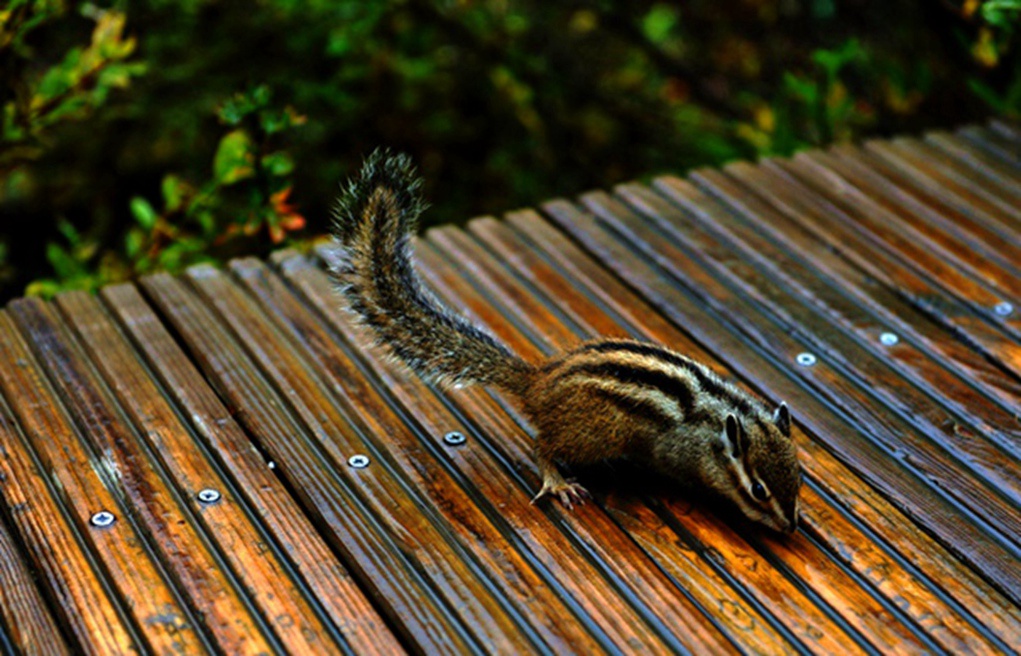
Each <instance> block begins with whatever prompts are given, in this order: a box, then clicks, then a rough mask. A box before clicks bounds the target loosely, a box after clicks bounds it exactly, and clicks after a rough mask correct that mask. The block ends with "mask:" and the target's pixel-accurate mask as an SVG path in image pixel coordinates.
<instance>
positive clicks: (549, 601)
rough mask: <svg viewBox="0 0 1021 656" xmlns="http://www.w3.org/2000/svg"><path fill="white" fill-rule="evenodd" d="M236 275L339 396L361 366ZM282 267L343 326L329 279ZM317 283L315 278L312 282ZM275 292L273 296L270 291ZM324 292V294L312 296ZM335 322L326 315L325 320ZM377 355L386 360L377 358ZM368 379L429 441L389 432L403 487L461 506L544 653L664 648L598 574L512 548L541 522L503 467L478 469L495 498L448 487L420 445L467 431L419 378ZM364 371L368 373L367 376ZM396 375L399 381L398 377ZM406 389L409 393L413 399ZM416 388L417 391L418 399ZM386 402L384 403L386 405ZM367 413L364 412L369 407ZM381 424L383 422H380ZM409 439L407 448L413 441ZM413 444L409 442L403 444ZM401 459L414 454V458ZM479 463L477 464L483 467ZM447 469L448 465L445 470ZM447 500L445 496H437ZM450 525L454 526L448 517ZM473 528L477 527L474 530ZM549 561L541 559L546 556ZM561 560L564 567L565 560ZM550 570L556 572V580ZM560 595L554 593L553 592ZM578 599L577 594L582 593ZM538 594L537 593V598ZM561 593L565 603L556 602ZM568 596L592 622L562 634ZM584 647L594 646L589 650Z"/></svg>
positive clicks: (270, 285)
mask: <svg viewBox="0 0 1021 656" xmlns="http://www.w3.org/2000/svg"><path fill="white" fill-rule="evenodd" d="M233 268H234V270H235V272H236V273H237V274H238V275H239V277H241V278H242V280H243V281H245V283H246V284H247V286H248V288H249V289H250V290H251V291H252V293H253V294H255V295H257V296H258V298H259V299H260V300H261V301H262V302H263V304H264V306H265V307H266V308H267V309H269V310H271V311H273V312H274V314H275V315H276V316H278V317H279V318H280V319H281V320H282V321H283V322H286V323H287V324H288V325H290V326H292V327H293V330H294V335H295V337H297V336H298V335H302V336H303V337H304V338H303V340H302V342H303V343H304V344H307V345H309V347H310V349H309V350H310V353H309V355H310V357H311V358H312V359H314V361H317V362H321V363H323V365H325V367H324V369H325V371H326V372H327V373H328V374H329V375H330V378H331V379H332V382H333V385H334V388H335V389H336V388H337V387H338V386H339V385H340V383H341V381H349V380H350V378H351V377H352V375H353V374H354V373H355V369H354V367H355V366H356V364H355V363H354V362H352V361H350V360H349V359H348V357H347V356H346V355H344V354H343V353H342V351H341V349H339V348H337V345H336V342H335V341H334V340H331V339H330V338H329V335H328V333H325V332H323V331H322V328H321V327H320V326H319V325H317V324H319V322H318V321H316V320H315V318H314V317H313V316H311V315H309V314H307V313H306V312H302V311H301V306H300V305H299V304H297V303H294V302H290V299H289V298H288V297H287V296H286V295H285V294H284V293H283V290H282V288H280V287H279V284H280V283H279V282H277V283H274V282H273V281H272V279H271V278H269V277H268V276H265V275H261V274H260V273H259V270H260V268H261V265H260V264H259V263H257V262H254V261H248V262H244V263H242V262H235V263H234V266H233ZM281 268H282V270H283V271H284V272H286V275H287V277H288V279H289V280H291V281H293V282H294V284H295V286H296V287H297V288H299V289H300V290H302V291H303V292H305V298H306V299H307V300H308V301H309V302H310V304H311V305H313V306H314V307H316V308H318V309H320V310H327V311H331V313H332V314H333V316H334V317H336V318H339V317H340V316H341V313H340V312H338V310H339V309H340V308H339V306H338V303H337V294H336V291H335V290H334V289H333V286H332V285H331V284H330V283H329V282H328V281H327V280H326V277H325V276H324V275H323V274H322V272H321V271H317V270H315V269H313V268H311V267H310V266H308V264H307V263H306V262H305V261H304V260H303V259H301V258H294V259H291V260H289V261H286V262H282V263H281ZM310 277H311V278H310ZM274 288H277V289H275V290H274ZM316 292H318V293H316ZM326 317H327V321H329V318H328V317H329V315H326ZM330 324H331V325H332V326H334V327H335V328H337V329H339V330H341V331H343V333H344V334H345V336H346V337H347V338H348V339H349V340H350V343H351V344H352V345H356V347H357V350H358V351H359V352H365V351H366V350H367V349H368V347H369V345H370V344H371V340H370V339H369V338H368V336H367V335H366V334H365V333H364V331H357V330H353V326H352V325H351V323H350V322H342V321H333V322H330ZM312 331H315V332H318V333H319V334H320V336H319V337H318V338H316V339H308V338H307V335H308V334H309V333H310V332H312ZM376 354H377V356H378V355H381V354H379V352H378V351H376ZM366 364H367V366H368V367H369V368H371V370H372V371H373V372H374V373H376V374H377V375H379V376H380V381H379V382H380V384H379V385H378V386H377V387H376V389H379V390H384V389H389V390H394V392H395V393H399V394H401V396H403V399H404V401H406V404H404V405H402V406H400V411H401V413H402V414H404V413H408V414H409V415H410V416H411V417H413V418H414V422H413V423H414V424H415V425H418V426H421V428H422V432H423V436H422V437H418V438H417V439H416V438H415V436H413V435H410V434H406V435H405V434H402V432H401V431H399V430H393V429H389V428H388V429H386V433H387V434H388V436H389V440H388V444H387V445H386V446H387V447H388V450H389V453H390V454H391V456H392V457H393V459H394V460H395V462H396V463H397V464H398V465H399V466H400V467H401V475H402V477H403V478H405V479H406V480H409V481H411V482H413V483H414V484H415V485H416V487H420V488H421V489H425V490H430V492H431V493H432V494H433V495H436V496H437V499H436V500H437V502H438V504H437V505H439V506H441V507H443V508H446V507H456V508H457V521H456V523H454V524H452V526H454V527H455V528H457V527H459V526H460V525H467V527H468V528H469V529H470V532H467V533H465V534H463V535H462V538H463V539H464V540H465V544H466V545H467V546H468V547H469V548H473V551H475V556H476V558H477V559H478V560H479V562H480V563H482V564H483V565H484V567H485V568H486V570H487V572H489V574H490V576H491V577H493V578H494V580H495V581H496V584H497V585H498V586H500V587H501V588H502V590H503V592H504V594H506V595H508V598H511V599H516V598H517V597H519V596H520V591H522V590H528V593H527V595H525V596H524V597H522V598H520V599H516V603H517V604H519V605H521V606H522V612H523V613H527V615H528V616H529V617H532V618H534V622H535V623H536V624H537V625H538V626H539V627H540V630H541V631H544V632H547V633H549V635H545V636H544V639H545V640H546V642H547V644H548V645H549V646H550V647H552V648H555V649H558V650H559V649H564V648H566V647H567V646H568V645H571V646H572V648H577V649H580V650H582V651H589V650H591V649H596V648H598V644H599V643H598V642H596V641H595V640H594V637H601V636H603V635H605V637H604V638H603V648H607V647H610V646H611V645H613V644H619V645H623V644H630V645H634V646H635V648H638V647H639V646H640V648H641V649H642V650H650V651H658V650H659V649H663V648H665V647H664V646H663V645H662V644H661V643H660V642H659V640H658V639H657V638H655V637H654V634H653V633H652V631H651V630H650V628H651V627H649V626H648V625H647V624H645V623H644V622H642V620H641V619H640V618H639V617H638V616H637V615H636V614H635V613H633V612H632V611H631V610H630V609H629V608H627V607H620V605H619V604H610V603H607V601H612V599H613V598H612V593H611V591H612V587H610V586H605V585H603V586H600V585H596V584H597V583H599V577H598V576H593V574H594V572H593V571H592V570H588V571H586V570H585V569H582V570H580V571H579V570H578V569H577V568H571V569H567V568H565V567H564V566H563V565H561V564H560V563H559V562H558V558H557V556H558V555H560V556H561V557H562V555H563V554H562V553H561V554H556V553H554V552H551V551H549V546H546V545H542V549H541V550H540V553H539V555H538V556H537V554H536V553H535V551H528V550H523V549H520V548H518V549H516V548H514V547H515V546H514V545H513V544H508V543H507V540H506V536H507V535H508V534H509V533H510V527H509V526H507V525H506V524H505V523H504V522H505V521H506V519H507V518H508V517H509V516H510V515H511V514H512V513H514V510H515V509H516V513H514V514H516V516H517V517H518V521H517V522H516V524H518V525H520V526H523V525H525V523H526V522H525V520H526V518H534V517H535V516H536V515H537V513H536V510H535V508H534V507H532V506H531V505H530V504H529V500H530V495H529V494H528V492H527V491H526V490H522V489H521V488H520V487H517V486H515V485H514V482H513V479H511V478H510V477H508V476H507V475H506V473H503V472H502V471H501V470H500V468H499V466H498V463H496V462H494V461H490V462H487V463H485V464H484V466H480V469H482V471H480V472H479V473H480V474H481V476H480V477H479V478H477V479H475V480H477V481H480V482H481V484H485V485H492V487H491V488H489V489H483V490H480V489H479V485H480V483H475V484H472V485H470V486H468V489H467V490H464V489H456V488H453V487H452V486H453V485H454V483H455V479H459V480H460V481H461V482H462V483H461V487H462V488H463V487H464V483H465V482H466V480H470V479H466V477H465V476H464V474H463V473H462V472H460V471H456V470H454V469H453V468H451V467H450V466H449V460H448V459H447V453H449V451H445V452H444V453H443V455H442V456H440V454H437V453H435V450H430V449H423V448H422V446H421V445H422V443H423V442H426V443H428V442H429V441H430V437H426V436H431V440H436V439H437V437H439V436H441V435H443V434H445V433H447V432H449V431H450V430H457V431H459V432H462V434H467V430H468V429H467V427H466V426H465V425H464V424H463V423H461V422H460V421H458V419H457V417H456V416H454V415H453V414H451V413H450V412H449V410H447V409H446V408H445V407H444V406H443V404H441V403H439V402H438V400H434V402H433V403H431V404H430V403H428V402H427V401H428V399H429V397H431V396H432V394H431V393H430V392H429V390H428V388H426V387H425V386H424V385H423V384H422V383H421V381H419V380H417V379H416V378H414V377H413V376H408V375H403V374H404V372H397V371H394V369H393V368H392V367H387V366H386V365H384V364H383V358H381V357H374V358H370V359H368V362H367V363H366ZM363 371H364V369H363ZM395 376H396V378H395ZM409 388H412V389H410V390H409ZM414 388H418V389H417V390H415V389H414ZM345 390H346V392H347V393H348V394H349V395H350V396H352V397H353V398H356V399H359V400H360V401H364V400H366V399H367V398H369V397H371V396H374V395H376V394H378V392H374V391H372V390H369V389H367V388H366V389H360V390H359V389H358V388H357V387H355V388H352V387H351V386H350V383H349V382H348V383H347V384H346V385H345ZM385 400H386V399H384V398H380V401H381V402H383V401H385ZM367 409H368V408H367ZM374 414H375V415H376V417H377V418H378V417H379V416H380V413H379V412H378V411H377V412H375V413H374ZM409 438H410V439H409ZM405 440H408V441H405ZM395 441H400V446H401V449H396V448H395V446H396V444H394V442H395ZM405 454H408V455H410V456H411V457H410V458H408V457H406V456H405ZM481 464H482V463H480V465H481ZM444 465H447V466H444ZM423 471H425V472H428V478H423V474H422V472H423ZM440 493H442V497H440V496H439V494H440ZM490 499H494V500H495V499H499V500H500V509H499V511H497V510H496V509H495V508H490V512H488V513H485V514H487V515H489V516H490V517H498V518H500V519H501V520H502V521H501V522H500V523H499V524H497V525H495V526H490V525H488V522H484V521H483V519H482V517H478V518H472V517H471V515H472V514H474V513H475V512H478V510H482V509H485V508H486V507H487V506H489V505H490V504H489V500H490ZM450 519H451V520H452V519H453V517H451V518H450ZM470 520H471V521H470ZM529 528H530V530H536V531H538V530H541V529H539V528H538V527H536V526H530V527H529ZM551 529H552V527H550V529H547V532H546V534H547V535H549V536H550V537H553V538H554V539H555V538H556V537H559V536H555V533H553V530H551ZM560 542H561V544H562V546H563V547H567V548H570V546H569V543H568V542H566V541H564V540H563V539H562V537H561V538H560ZM532 543H533V545H535V546H540V544H541V543H540V541H538V540H536V541H532ZM543 552H545V553H543ZM561 559H562V558H561ZM551 569H552V571H550V570H551ZM557 587H559V588H560V590H559V591H557V590H556V589H555V588H557ZM576 590H577V591H576ZM540 591H541V592H540ZM558 592H559V594H557V593H558ZM564 593H568V594H573V595H574V596H575V599H574V604H573V605H577V606H581V607H582V608H585V610H586V611H588V612H589V614H590V617H589V618H585V617H584V616H583V617H582V618H581V619H582V621H581V622H580V623H579V625H578V626H570V627H568V626H563V624H564V623H563V622H558V620H557V618H563V617H565V616H570V612H571V611H570V610H568V609H569V608H570V606H565V602H566V601H567V600H566V599H564V598H563V595H564ZM581 629H587V630H588V631H593V632H594V633H595V636H592V635H588V634H586V633H585V632H583V631H581ZM587 645H588V646H587Z"/></svg>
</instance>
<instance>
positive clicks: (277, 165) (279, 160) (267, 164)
mask: <svg viewBox="0 0 1021 656" xmlns="http://www.w3.org/2000/svg"><path fill="white" fill-rule="evenodd" d="M262 167H263V168H264V169H266V171H267V172H269V174H270V175H272V176H275V177H278V178H282V177H284V176H286V175H289V174H290V173H291V171H293V170H294V160H292V159H291V156H290V155H288V154H287V153H285V152H284V151H280V152H276V153H270V154H269V155H266V156H265V157H263V158H262Z"/></svg>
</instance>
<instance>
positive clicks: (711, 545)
mask: <svg viewBox="0 0 1021 656" xmlns="http://www.w3.org/2000/svg"><path fill="white" fill-rule="evenodd" d="M470 228H471V230H472V232H473V233H475V234H477V235H478V236H479V237H480V238H481V239H482V240H483V241H484V243H485V244H486V245H487V246H489V247H491V248H492V249H493V250H494V251H495V252H496V253H498V254H499V255H500V256H501V259H502V257H503V256H506V257H507V258H508V259H507V261H508V262H509V264H508V268H509V269H511V271H513V272H514V277H517V275H518V274H523V275H526V276H527V277H528V283H529V284H531V285H534V286H535V289H534V290H532V291H530V293H529V294H528V296H529V297H530V298H532V299H533V303H535V302H539V303H543V297H544V296H545V293H547V292H551V291H552V292H554V293H555V296H554V297H553V298H551V299H549V300H546V301H545V302H544V304H546V305H547V306H548V307H557V308H560V309H561V310H562V311H567V312H568V313H569V316H568V317H567V318H569V319H571V321H572V322H573V323H577V325H578V326H579V330H580V331H581V336H582V337H586V338H587V337H593V336H595V335H597V334H622V333H624V332H625V331H627V330H628V327H629V326H625V325H621V324H620V323H617V322H615V321H613V319H612V318H611V317H610V316H609V315H607V314H605V312H604V311H603V310H601V309H600V308H599V307H598V306H595V305H592V304H591V303H590V302H587V299H585V298H584V297H583V296H582V295H580V294H578V293H577V291H573V287H572V286H570V285H566V284H563V283H560V284H558V283H557V281H563V279H562V277H561V276H560V275H558V274H556V273H555V272H554V271H553V270H552V269H551V268H550V267H548V266H537V267H533V265H537V264H540V262H539V261H538V259H537V258H535V257H530V255H529V253H528V251H527V249H523V248H508V247H506V246H505V245H504V244H502V243H501V242H500V241H498V240H496V239H495V237H496V235H495V234H494V232H493V231H495V230H496V228H497V224H496V223H495V222H487V221H474V222H473V223H472V224H471V226H470ZM432 239H433V241H436V242H437V243H439V244H441V245H442V246H443V251H444V253H446V254H447V255H448V256H447V257H445V258H443V261H456V262H472V263H473V265H474V266H479V263H485V264H483V265H482V266H481V267H480V268H481V270H480V271H478V272H477V273H476V274H475V275H474V276H473V279H472V280H476V281H479V282H480V283H483V284H485V285H486V286H494V287H495V288H496V289H498V290H499V293H498V294H497V295H493V296H491V298H494V299H501V298H503V297H507V296H513V295H517V294H516V293H514V292H512V290H513V289H514V288H516V287H518V285H516V284H515V283H514V282H512V275H509V274H508V272H507V271H506V270H505V269H502V268H501V267H498V266H496V265H495V264H488V263H486V258H485V253H484V252H483V251H482V250H481V249H480V248H479V246H478V245H477V244H474V243H473V242H472V241H470V240H468V239H467V238H466V236H464V234H461V233H460V232H459V231H454V230H443V231H433V233H432ZM546 298H548V297H546ZM505 312H507V313H506V314H505V313H504V312H501V314H504V316H507V315H508V314H509V316H511V317H513V318H516V319H518V320H521V321H528V320H529V319H530V317H532V316H533V315H534V314H533V313H532V311H531V310H529V309H528V308H524V312H523V313H518V314H517V315H516V314H514V313H509V311H505ZM518 312H520V311H518ZM504 320H505V319H504ZM560 320H561V321H564V320H565V319H564V318H562V319H560ZM593 322H594V323H596V324H602V325H600V326H599V327H598V329H597V327H593V325H592V324H593ZM606 323H613V324H614V325H613V326H610V325H606ZM542 325H544V323H541V324H540V323H539V322H538V321H536V322H535V327H536V329H537V330H541V326H542ZM600 329H601V330H600ZM605 329H610V330H605ZM577 340H578V336H576V337H574V338H573V339H572V340H571V341H569V342H566V343H564V344H560V345H558V346H560V347H561V348H565V347H567V346H568V345H570V344H571V343H573V342H577ZM615 492H616V491H615ZM644 496H645V495H644V494H639V495H637V496H636V495H635V494H633V493H632V492H631V491H628V490H626V489H625V490H622V491H620V492H619V494H615V493H612V494H611V495H610V496H607V497H606V498H605V499H603V498H602V497H601V495H600V494H598V493H597V497H596V498H597V499H599V501H600V503H604V504H606V506H607V510H610V512H611V513H612V514H613V516H614V517H615V518H616V519H618V520H619V521H621V522H622V523H623V524H624V525H626V526H627V528H628V531H629V533H630V534H631V537H632V539H634V540H635V541H636V542H638V543H639V544H641V545H643V546H647V547H648V548H649V549H651V550H653V553H655V554H657V555H658V556H659V557H660V560H658V564H659V565H660V566H661V567H663V568H664V569H667V570H670V569H673V568H676V567H677V563H678V562H683V561H684V560H685V559H692V560H694V561H695V563H696V564H695V567H696V568H700V569H703V570H708V572H709V573H716V572H719V573H718V574H716V575H717V576H719V577H720V582H721V584H722V586H723V587H724V590H725V591H726V597H725V599H728V600H729V602H728V603H730V604H733V605H734V606H735V607H737V608H740V609H742V613H741V615H738V616H737V617H735V619H737V620H744V621H747V620H748V619H749V618H755V617H756V616H757V615H759V616H760V617H761V618H760V619H759V621H763V622H764V623H765V624H766V625H771V624H772V625H775V626H777V629H778V630H780V632H781V633H786V636H787V640H791V641H792V642H793V641H798V642H796V643H794V644H795V645H797V646H798V647H799V648H801V649H809V650H812V651H820V652H823V653H833V652H840V653H854V652H856V651H858V650H859V649H861V647H860V646H859V645H857V644H856V642H855V640H856V638H857V640H859V641H862V639H861V638H860V637H856V636H854V630H850V632H849V633H850V634H852V635H850V636H848V635H846V634H845V633H844V630H845V627H841V626H840V624H839V621H838V620H837V621H834V619H833V618H832V617H831V616H828V614H827V612H826V610H825V609H823V610H821V609H820V608H818V607H816V605H815V604H814V603H812V602H811V601H810V600H808V599H806V597H805V596H804V594H803V593H801V592H800V591H799V590H798V589H797V588H796V586H795V585H794V584H792V583H791V582H788V581H787V579H785V578H783V577H782V576H777V575H776V572H775V571H772V570H771V568H769V567H767V566H766V565H765V563H764V562H763V561H762V560H761V558H760V555H759V554H757V553H756V550H755V548H753V547H751V546H749V545H748V544H747V543H746V542H745V541H744V540H743V539H742V538H740V537H739V536H738V534H737V533H736V532H735V531H734V529H732V528H731V527H729V526H728V525H727V524H726V523H725V522H724V521H722V520H721V519H720V518H719V517H718V516H716V515H714V514H712V513H708V512H706V511H704V509H703V508H702V507H700V506H698V505H692V504H690V503H689V502H688V501H687V500H684V499H679V498H676V496H671V495H668V496H667V497H666V498H665V499H661V498H654V500H649V499H647V498H646V499H643V498H642V497H644ZM645 503H653V504H654V505H655V506H657V507H658V508H660V509H661V510H660V512H653V511H651V510H650V509H649V508H648V507H646V506H645V505H644V504H645ZM742 527H743V528H745V529H746V528H747V527H746V526H742ZM752 533H753V529H752ZM699 560H700V561H701V562H698V561H699ZM702 575H704V574H702ZM688 576H690V574H686V575H685V577H684V578H681V581H684V579H685V578H687V577H688ZM728 582H729V583H728ZM701 586H702V584H699V585H698V587H699V588H700V587H701ZM728 589H729V590H728ZM781 599H782V600H783V602H782V603H778V602H779V600H781ZM713 606H716V607H720V606H721V603H720V602H717V603H715V604H712V605H711V607H713ZM787 632H789V633H787ZM734 639H735V640H741V641H744V642H746V641H749V640H753V638H752V637H751V636H750V635H748V633H747V632H746V630H743V632H735V634H734Z"/></svg>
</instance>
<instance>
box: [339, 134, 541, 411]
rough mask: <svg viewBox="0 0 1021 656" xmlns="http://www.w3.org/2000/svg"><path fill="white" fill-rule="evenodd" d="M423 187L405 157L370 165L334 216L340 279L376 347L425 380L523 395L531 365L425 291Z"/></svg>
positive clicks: (371, 160)
mask: <svg viewBox="0 0 1021 656" xmlns="http://www.w3.org/2000/svg"><path fill="white" fill-rule="evenodd" d="M420 187H421V181H420V180H419V179H418V178H417V177H416V175H415V170H414V168H413V167H412V165H411V161H410V159H409V158H408V157H407V156H406V155H393V154H391V153H389V152H387V151H385V150H377V151H376V152H374V153H373V154H372V155H370V156H369V157H368V158H367V159H366V160H365V163H364V165H363V166H362V170H361V172H360V173H359V174H358V176H356V177H355V178H353V179H352V180H351V181H349V182H348V183H347V185H346V186H345V187H344V188H343V192H342V195H341V197H340V199H339V200H338V202H337V206H336V210H335V212H334V220H333V225H332V232H333V236H334V238H335V239H336V240H337V241H338V242H339V243H340V244H341V246H343V247H344V250H345V251H346V253H345V257H343V258H341V260H340V261H339V262H338V263H336V264H334V265H332V272H333V276H334V279H335V280H336V281H337V283H338V284H339V286H340V289H341V291H342V292H343V293H344V295H345V296H346V297H347V298H348V300H349V302H350V305H351V309H352V310H354V311H355V312H356V313H357V314H358V315H359V316H360V317H361V318H362V321H363V322H364V323H365V324H366V325H368V326H369V327H370V328H371V329H372V330H373V332H374V333H375V335H376V339H377V341H378V342H380V343H382V344H385V345H387V346H388V347H389V348H390V350H391V351H392V352H393V354H394V355H395V356H396V357H397V358H398V359H400V360H401V361H403V362H404V363H406V364H407V365H408V366H409V367H410V368H411V369H412V370H413V371H415V372H416V373H417V374H418V375H420V376H422V377H423V378H425V379H426V380H429V381H434V382H439V383H452V384H464V383H480V384H483V385H496V386H499V387H502V388H504V389H507V390H508V391H510V392H513V393H515V394H518V395H521V394H523V393H524V391H525V390H526V389H527V387H528V382H529V380H530V378H531V375H532V373H533V371H534V368H533V367H532V365H530V364H528V363H527V362H525V361H524V360H522V359H521V358H520V357H518V356H517V355H515V354H514V353H512V352H511V351H510V350H509V349H508V348H507V347H505V346H503V345H502V344H500V343H499V342H498V341H496V339H495V338H494V337H492V336H491V335H489V334H488V333H486V332H485V331H483V330H482V329H480V328H479V327H478V326H475V325H473V324H472V323H470V322H469V321H468V320H467V319H465V318H464V317H462V316H460V315H458V314H456V313H454V312H452V311H450V310H449V309H447V308H445V307H444V306H443V305H442V304H440V303H439V301H438V300H437V299H436V298H434V297H433V295H432V294H430V293H429V292H428V291H426V290H425V289H424V288H423V287H422V283H421V281H420V279H419V277H418V274H417V273H416V272H415V270H414V268H413V266H412V263H411V253H412V248H411V237H412V235H413V234H414V232H415V229H416V226H417V224H418V216H419V214H421V212H422V210H423V209H424V205H423V203H422V200H421V197H420V193H419V189H420Z"/></svg>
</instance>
